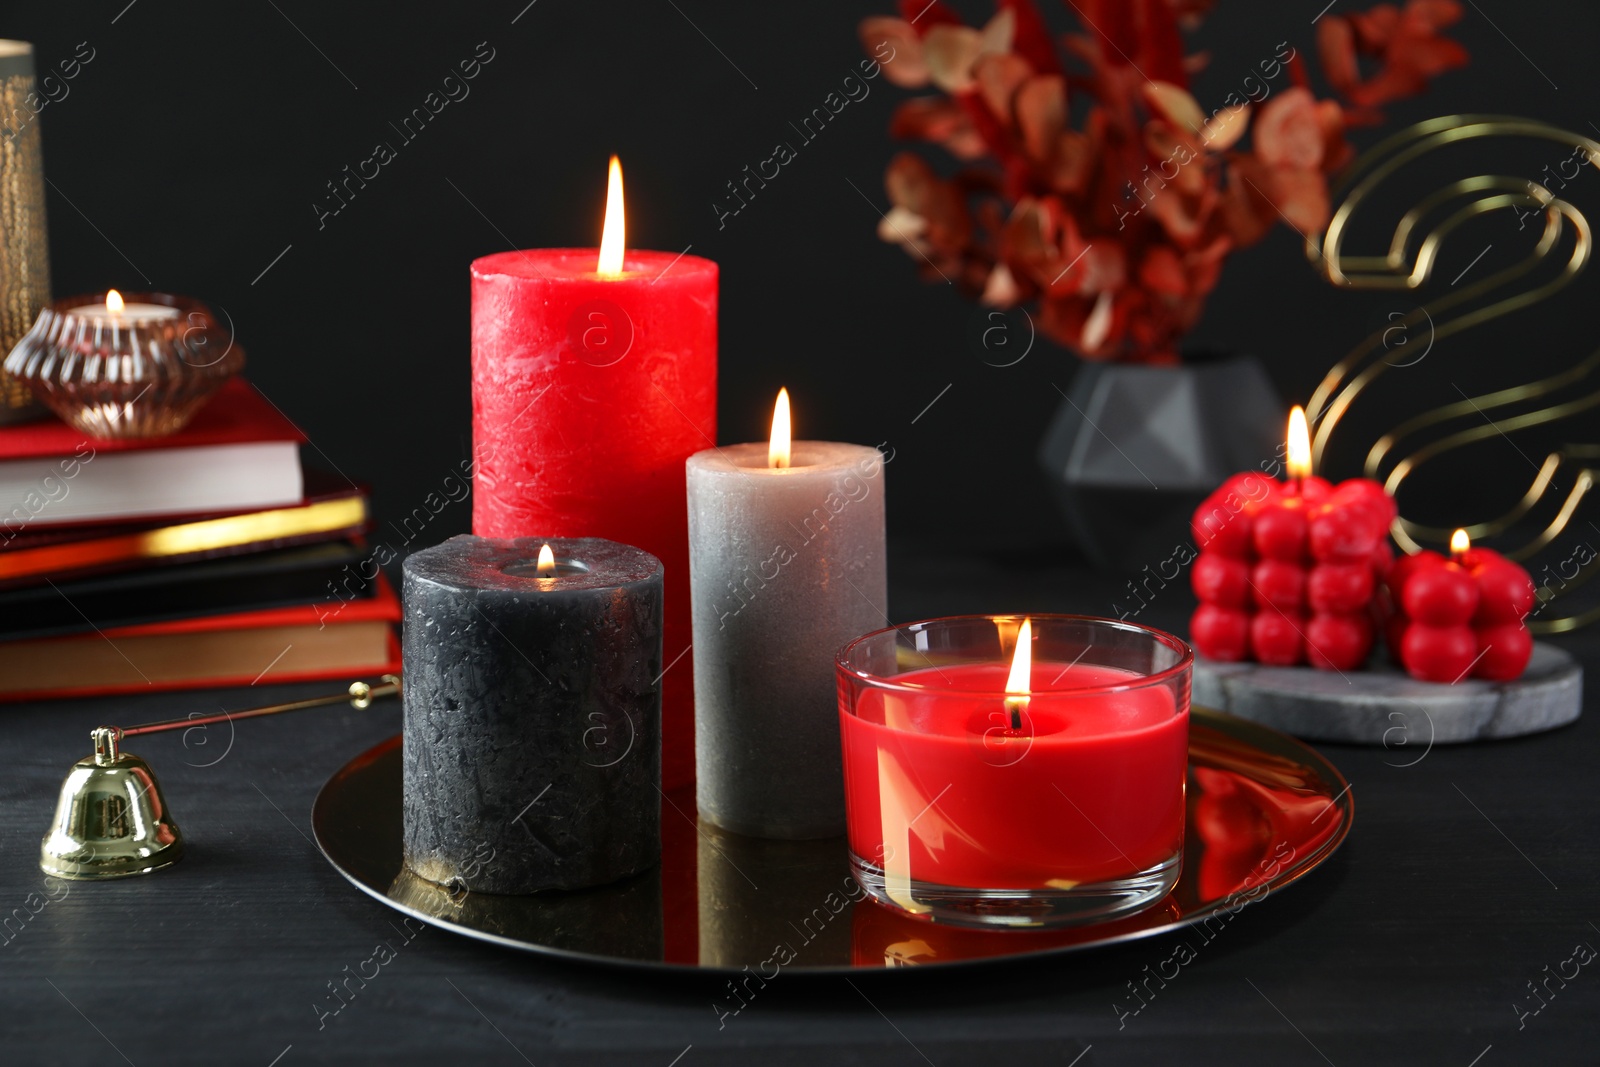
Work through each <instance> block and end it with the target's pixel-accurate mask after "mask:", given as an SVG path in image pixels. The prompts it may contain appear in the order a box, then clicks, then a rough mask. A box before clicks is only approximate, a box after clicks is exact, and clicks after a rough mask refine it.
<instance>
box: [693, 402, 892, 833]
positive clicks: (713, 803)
mask: <svg viewBox="0 0 1600 1067" xmlns="http://www.w3.org/2000/svg"><path fill="white" fill-rule="evenodd" d="M790 436H791V435H790V418H789V396H788V392H787V391H780V393H779V394H778V401H777V404H776V406H775V408H774V411H773V420H772V434H771V437H770V438H769V440H767V441H763V442H760V443H756V444H744V445H729V446H727V447H725V448H708V449H706V450H705V451H702V452H698V453H696V454H695V455H694V456H692V457H690V459H689V462H688V496H689V571H690V581H691V584H692V592H693V612H694V644H695V650H696V654H695V671H694V681H695V766H696V777H697V781H698V803H699V808H700V817H701V818H702V819H705V820H707V821H709V822H712V823H715V824H716V825H718V826H721V827H723V828H724V829H727V830H732V831H734V832H736V833H742V834H749V835H752V836H758V837H784V838H814V837H828V836H832V835H834V834H838V833H840V832H842V831H843V829H844V788H843V785H842V781H841V777H840V769H839V731H838V726H837V724H836V722H835V720H834V715H833V707H834V701H835V693H834V676H833V655H834V652H835V651H836V650H837V649H838V648H839V646H840V645H842V644H844V642H846V641H848V640H849V639H851V638H852V637H855V636H857V635H859V634H861V633H864V632H865V631H867V630H870V629H873V628H874V627H877V626H881V625H882V624H883V622H884V620H885V618H886V617H887V616H886V614H885V610H886V602H887V600H888V594H887V588H886V587H887V579H886V575H885V565H884V555H885V552H884V509H883V488H884V486H883V457H882V456H881V455H880V454H879V453H878V451H877V449H874V448H868V447H866V446H863V445H850V444H837V443H833V442H827V441H794V442H792V443H791V440H790Z"/></svg>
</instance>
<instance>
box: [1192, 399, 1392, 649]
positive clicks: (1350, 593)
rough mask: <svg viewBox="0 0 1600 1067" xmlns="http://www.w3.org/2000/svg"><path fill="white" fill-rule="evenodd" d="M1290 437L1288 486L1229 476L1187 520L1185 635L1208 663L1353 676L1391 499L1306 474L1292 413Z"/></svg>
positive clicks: (1299, 418) (1369, 632) (1383, 552)
mask: <svg viewBox="0 0 1600 1067" xmlns="http://www.w3.org/2000/svg"><path fill="white" fill-rule="evenodd" d="M1288 440H1289V449H1288V452H1289V455H1288V463H1287V466H1288V471H1289V479H1288V481H1287V482H1277V481H1275V480H1273V479H1271V478H1267V477H1264V476H1263V475H1261V474H1258V473H1254V472H1250V473H1245V474H1236V475H1234V476H1233V477H1232V478H1229V479H1228V480H1227V481H1226V482H1224V483H1223V484H1222V486H1221V487H1220V488H1218V489H1217V490H1216V492H1214V493H1212V494H1211V496H1209V497H1207V498H1206V500H1205V502H1204V503H1202V504H1201V505H1200V508H1199V509H1198V510H1197V511H1196V512H1195V516H1194V523H1193V532H1194V537H1195V541H1196V543H1197V544H1198V545H1199V546H1200V549H1201V551H1200V554H1199V556H1198V557H1197V558H1196V559H1195V562H1194V565H1193V569H1192V570H1191V572H1190V581H1191V583H1192V584H1193V587H1194V591H1195V595H1196V596H1198V597H1199V599H1200V607H1199V608H1198V609H1197V610H1196V611H1195V613H1194V616H1193V618H1192V619H1191V621H1190V638H1191V639H1192V640H1193V641H1194V646H1195V648H1196V650H1197V651H1199V653H1200V654H1201V655H1203V656H1205V657H1207V658H1209V659H1213V660H1219V661H1224V662H1230V661H1238V660H1256V661H1258V662H1261V663H1266V664H1270V665H1273V666H1284V667H1287V666H1294V665H1296V664H1302V663H1310V664H1311V666H1313V667H1317V668H1320V669H1323V670H1353V669H1355V668H1357V667H1359V666H1361V665H1362V663H1364V662H1365V661H1366V658H1367V655H1368V654H1369V653H1370V652H1371V651H1372V645H1373V640H1374V634H1375V629H1376V627H1375V623H1376V618H1377V601H1376V593H1377V589H1378V580H1379V579H1380V578H1381V576H1382V575H1383V574H1384V573H1385V572H1386V571H1387V569H1388V566H1389V562H1390V560H1391V559H1392V555H1391V553H1390V550H1389V544H1388V540H1387V536H1386V535H1387V532H1388V529H1389V524H1390V523H1391V522H1393V521H1394V517H1395V507H1394V501H1393V500H1392V499H1391V498H1390V497H1389V495H1388V493H1386V492H1384V490H1383V487H1382V486H1381V485H1379V484H1378V483H1377V482H1374V481H1372V480H1370V479H1367V478H1352V479H1350V480H1348V481H1345V482H1341V483H1339V484H1338V485H1331V484H1329V483H1328V482H1327V481H1324V480H1323V479H1321V478H1317V477H1314V476H1312V474H1311V442H1310V434H1309V432H1308V430H1307V427H1306V420H1305V412H1304V411H1302V410H1301V409H1300V408H1298V407H1296V408H1295V409H1294V410H1293V412H1292V413H1291V414H1290V418H1289V438H1288Z"/></svg>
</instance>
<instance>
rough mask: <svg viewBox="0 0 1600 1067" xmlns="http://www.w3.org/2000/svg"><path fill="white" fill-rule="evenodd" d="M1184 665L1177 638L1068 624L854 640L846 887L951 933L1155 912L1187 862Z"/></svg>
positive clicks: (927, 630) (1077, 620)
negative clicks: (952, 927)
mask: <svg viewBox="0 0 1600 1067" xmlns="http://www.w3.org/2000/svg"><path fill="white" fill-rule="evenodd" d="M1008 644H1009V645H1010V647H1009V648H1008V647H1007V645H1008ZM1192 664H1193V656H1192V654H1191V653H1190V651H1189V649H1188V646H1187V645H1185V644H1184V643H1183V642H1182V641H1179V640H1178V639H1177V638H1175V637H1172V636H1170V635H1167V634H1163V633H1161V632H1159V631H1156V630H1150V629H1147V628H1145V627H1140V626H1134V625H1132V624H1129V623H1121V622H1116V621H1114V620H1110V619H1092V618H1085V617H1080V616H1070V615H1048V616H1046V615H1041V616H1034V617H1032V618H1026V619H1021V620H1019V619H1016V618H1015V617H1011V618H1007V617H998V618H996V617H989V616H967V617H958V618H948V619H934V620H930V621H927V622H918V623H912V624H910V625H907V626H902V627H896V628H890V629H886V630H879V631H877V632H875V633H871V634H868V635H866V636H865V637H862V638H859V639H858V640H856V641H853V642H851V643H850V644H849V645H847V646H846V647H845V648H844V650H843V651H842V652H840V653H839V657H838V678H839V687H838V689H839V725H840V731H841V735H842V737H843V746H844V767H845V791H846V797H847V800H848V805H849V836H850V861H851V865H852V870H853V871H854V872H855V875H856V877H857V879H858V880H859V881H860V882H861V884H862V885H863V886H865V887H866V888H867V890H868V892H870V893H871V894H872V895H873V896H874V897H876V898H877V899H878V900H879V901H880V902H883V903H885V904H888V905H890V906H892V907H896V908H898V909H900V910H902V911H904V912H907V913H910V914H912V915H916V916H920V917H922V918H931V919H936V920H948V921H951V922H957V923H974V924H995V925H1007V926H1041V925H1056V924H1062V923H1071V922H1075V921H1082V920H1089V919H1098V918H1104V917H1107V916H1111V915H1116V914H1121V913H1125V912H1128V911H1132V910H1136V909H1138V908H1142V907H1145V906H1148V905H1149V904H1152V903H1154V902H1155V901H1157V900H1159V899H1160V898H1161V897H1162V896H1164V895H1165V894H1166V892H1167V891H1168V890H1169V889H1170V888H1171V887H1172V885H1173V884H1174V883H1176V881H1177V877H1178V873H1179V867H1180V863H1181V858H1182V852H1183V822H1184V800H1183V796H1184V778H1185V774H1186V767H1187V758H1188V757H1187V753H1188V730H1189V678H1190V670H1191V667H1192Z"/></svg>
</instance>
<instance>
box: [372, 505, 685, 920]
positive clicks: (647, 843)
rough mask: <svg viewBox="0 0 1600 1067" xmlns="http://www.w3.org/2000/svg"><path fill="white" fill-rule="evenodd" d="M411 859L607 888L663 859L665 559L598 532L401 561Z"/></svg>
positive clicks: (459, 544) (501, 885) (486, 543)
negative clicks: (594, 535)
mask: <svg viewBox="0 0 1600 1067" xmlns="http://www.w3.org/2000/svg"><path fill="white" fill-rule="evenodd" d="M404 569H405V608H406V615H405V627H404V642H405V655H404V660H405V685H404V690H403V691H404V694H405V695H404V701H405V760H404V826H405V838H404V842H405V844H404V850H405V859H406V865H407V866H408V867H409V868H410V869H411V870H413V871H414V872H416V873H417V874H418V875H420V876H421V877H423V878H425V879H427V880H429V881H431V882H435V883H438V884H441V885H446V886H451V887H460V888H464V889H468V890H472V891H474V892H486V893H531V892H534V891H536V890H541V889H577V888H582V887H586V886H594V885H601V884H604V883H607V882H612V881H615V880H616V879H618V878H622V877H625V876H626V875H629V874H633V873H635V872H637V871H642V870H644V869H646V868H648V867H650V866H652V865H653V864H655V862H656V861H657V859H659V857H660V853H661V829H660V811H661V797H660V789H661V690H660V685H659V683H660V678H661V667H662V662H661V655H662V652H661V606H662V605H661V563H660V561H658V560H657V559H656V558H655V557H654V556H652V555H650V554H649V553H648V552H643V551H640V550H639V549H637V548H633V547H631V546H629V545H619V544H615V543H613V542H610V541H603V540H600V539H598V538H570V539H568V538H561V539H552V540H551V541H549V542H544V543H541V542H540V541H539V540H531V539H530V540H512V541H496V540H490V539H487V538H482V537H472V536H461V537H452V538H451V539H450V540H448V541H446V542H445V543H444V544H442V545H435V546H434V547H432V548H425V549H423V550H421V551H420V552H414V553H412V554H411V555H410V556H408V557H407V558H406V561H405V568H404Z"/></svg>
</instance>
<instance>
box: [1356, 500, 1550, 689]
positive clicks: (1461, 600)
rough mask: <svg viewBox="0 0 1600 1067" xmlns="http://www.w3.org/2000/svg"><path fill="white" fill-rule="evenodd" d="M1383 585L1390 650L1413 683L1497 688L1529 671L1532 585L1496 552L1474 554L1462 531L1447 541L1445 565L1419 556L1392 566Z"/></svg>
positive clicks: (1433, 554) (1525, 574)
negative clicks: (1475, 683)
mask: <svg viewBox="0 0 1600 1067" xmlns="http://www.w3.org/2000/svg"><path fill="white" fill-rule="evenodd" d="M1388 586H1389V594H1390V602H1391V604H1392V607H1393V611H1394V614H1393V615H1392V616H1391V617H1390V619H1389V630H1388V638H1389V651H1390V654H1391V655H1393V656H1394V658H1395V659H1396V660H1397V661H1398V662H1399V663H1400V665H1401V666H1402V667H1404V668H1405V669H1406V673H1407V674H1409V675H1411V676H1412V677H1413V678H1417V679H1420V680H1421V681H1425V682H1445V683H1453V682H1459V681H1461V680H1462V679H1463V678H1467V677H1472V678H1482V679H1485V680H1488V681H1496V682H1500V681H1509V680H1511V679H1513V678H1517V677H1520V676H1521V674H1522V672H1523V670H1524V669H1525V668H1526V667H1527V666H1528V659H1529V658H1530V657H1531V656H1532V655H1533V636H1532V635H1531V634H1530V633H1529V632H1528V627H1527V626H1526V625H1525V624H1524V623H1523V619H1524V618H1525V617H1526V616H1527V614H1528V612H1529V611H1531V610H1532V609H1533V603H1534V588H1533V579H1531V578H1530V577H1528V572H1527V571H1525V570H1523V569H1522V568H1521V567H1519V566H1518V565H1517V564H1515V563H1513V562H1511V561H1510V560H1508V559H1506V558H1505V557H1504V556H1502V555H1500V554H1499V553H1498V552H1494V551H1492V550H1490V549H1487V548H1473V547H1472V544H1471V540H1470V538H1468V536H1467V531H1465V530H1457V531H1456V532H1455V534H1454V536H1452V537H1451V539H1450V558H1449V559H1446V558H1445V557H1444V556H1441V555H1440V554H1439V553H1437V552H1427V551H1424V552H1416V553H1413V554H1411V555H1409V556H1406V557H1405V558H1403V559H1401V560H1399V561H1397V562H1396V563H1395V565H1394V567H1393V569H1392V570H1391V571H1390V573H1389V580H1388Z"/></svg>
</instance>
